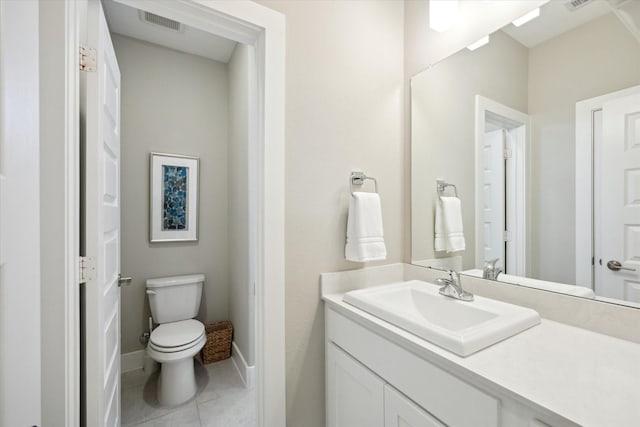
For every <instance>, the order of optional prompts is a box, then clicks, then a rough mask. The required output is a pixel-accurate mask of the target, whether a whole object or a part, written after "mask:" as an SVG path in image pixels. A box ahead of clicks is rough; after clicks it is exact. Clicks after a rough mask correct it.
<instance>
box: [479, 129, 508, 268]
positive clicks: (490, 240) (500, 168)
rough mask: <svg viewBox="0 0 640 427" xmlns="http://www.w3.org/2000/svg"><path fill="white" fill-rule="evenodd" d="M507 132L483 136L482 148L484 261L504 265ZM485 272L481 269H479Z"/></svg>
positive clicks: (493, 132)
mask: <svg viewBox="0 0 640 427" xmlns="http://www.w3.org/2000/svg"><path fill="white" fill-rule="evenodd" d="M504 140H505V138H504V130H502V129H498V130H494V131H490V132H486V133H485V134H484V146H483V160H484V161H483V163H482V166H483V196H484V197H483V226H484V242H483V243H484V261H485V262H487V261H491V260H493V259H496V258H497V259H499V260H500V261H499V263H498V264H499V265H500V266H504V265H506V264H505V246H504V230H505V191H504V189H505V186H504V185H505V167H504V154H503V150H504ZM479 267H480V268H482V266H479Z"/></svg>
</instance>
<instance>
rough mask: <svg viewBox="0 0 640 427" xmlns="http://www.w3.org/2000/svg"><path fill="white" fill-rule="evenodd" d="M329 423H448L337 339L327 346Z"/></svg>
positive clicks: (347, 426) (392, 426)
mask: <svg viewBox="0 0 640 427" xmlns="http://www.w3.org/2000/svg"><path fill="white" fill-rule="evenodd" d="M327 425H328V426H332V427H359V426H362V427H443V426H444V424H442V423H440V422H439V421H438V420H436V419H435V418H434V417H432V416H431V415H429V413H427V412H426V411H425V410H423V409H422V408H420V407H419V406H418V405H416V404H415V403H413V402H411V401H410V400H409V399H408V398H407V397H406V396H404V395H402V394H401V393H400V392H398V391H397V390H395V389H394V388H393V387H391V386H390V385H389V384H386V383H385V381H384V380H383V379H382V378H380V377H379V376H377V375H376V374H374V373H373V372H371V371H370V370H369V369H367V368H366V367H365V366H363V365H362V364H361V363H359V362H358V361H357V360H355V359H354V358H353V357H351V356H349V355H348V354H347V353H345V352H344V351H342V350H341V349H340V348H339V347H337V346H336V345H335V344H333V343H329V344H328V347H327Z"/></svg>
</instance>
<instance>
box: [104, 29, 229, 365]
mask: <svg viewBox="0 0 640 427" xmlns="http://www.w3.org/2000/svg"><path fill="white" fill-rule="evenodd" d="M112 38H113V45H114V47H115V51H116V56H117V58H118V63H119V65H120V71H121V74H122V101H121V102H122V139H121V147H122V148H121V150H122V152H121V159H122V164H121V168H122V171H121V177H122V178H121V191H122V229H121V232H122V273H123V275H126V276H132V277H133V278H134V280H133V282H132V283H131V285H130V286H128V287H123V289H122V326H121V330H122V352H123V353H128V352H131V351H136V350H141V349H143V346H142V345H141V344H140V343H139V342H138V337H139V335H140V334H141V333H142V332H143V331H144V330H146V328H147V318H148V316H149V315H150V313H149V308H148V307H149V304H148V301H147V298H146V294H145V280H146V279H148V278H152V277H161V276H170V275H176V274H189V273H204V274H205V276H206V283H205V287H204V292H203V302H202V304H201V307H200V313H199V316H198V318H199V319H200V320H203V321H205V322H209V321H217V320H223V319H227V318H228V315H229V312H228V282H229V271H228V255H227V241H228V238H227V236H228V234H227V146H228V130H227V120H228V119H227V116H228V115H227V91H228V86H227V68H226V65H225V64H222V63H218V62H215V61H212V60H209V59H205V58H202V57H199V56H194V55H190V54H185V53H181V52H177V51H173V50H170V49H166V48H163V47H160V46H157V45H152V44H148V43H145V42H141V41H137V40H134V39H131V38H127V37H123V36H120V35H117V34H114V35H113V36H112ZM151 151H159V152H165V153H175V154H185V155H193V156H198V157H200V220H199V235H200V239H199V241H198V242H188V243H154V244H150V243H149V152H151Z"/></svg>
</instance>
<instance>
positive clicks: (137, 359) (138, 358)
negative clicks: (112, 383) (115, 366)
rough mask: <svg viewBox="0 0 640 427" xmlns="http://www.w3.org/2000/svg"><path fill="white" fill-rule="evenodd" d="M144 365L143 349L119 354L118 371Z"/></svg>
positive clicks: (134, 368) (131, 369) (130, 369)
mask: <svg viewBox="0 0 640 427" xmlns="http://www.w3.org/2000/svg"><path fill="white" fill-rule="evenodd" d="M143 366H144V350H138V351H132V352H131V353H124V354H121V355H120V372H129V371H135V370H136V369H142V367H143Z"/></svg>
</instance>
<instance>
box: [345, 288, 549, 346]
mask: <svg viewBox="0 0 640 427" xmlns="http://www.w3.org/2000/svg"><path fill="white" fill-rule="evenodd" d="M438 289H439V288H438V286H436V285H432V284H430V283H426V282H422V281H420V280H411V281H408V282H400V283H394V284H391V285H385V286H377V287H375V288H368V289H360V290H357V291H351V292H348V293H346V294H345V296H344V301H345V302H346V303H349V304H351V305H353V306H355V307H357V308H359V309H361V310H364V311H366V312H367V313H369V314H372V315H374V316H376V317H379V318H380V319H383V320H385V321H387V322H389V323H391V324H393V325H396V326H398V327H400V328H402V329H404V330H406V331H408V332H411V333H412V334H415V335H417V336H419V337H420V338H423V339H425V340H427V341H429V342H432V343H433V344H436V345H439V346H440V347H442V348H444V349H446V350H449V351H451V352H453V353H455V354H457V355H460V356H468V355H470V354H472V353H475V352H476V351H478V350H482V349H483V348H485V347H489V346H490V345H493V344H495V343H497V342H498V341H502V340H503V339H505V338H508V337H510V336H513V335H515V334H517V333H520V332H522V331H524V330H525V329H528V328H530V327H532V326H535V325H537V324H539V323H540V315H538V313H537V312H536V311H534V310H531V309H529V308H524V307H519V306H517V305H512V304H507V303H504V302H501V301H495V300H492V299H488V298H483V297H479V296H477V295H476V296H475V299H474V301H472V302H464V301H459V300H456V299H453V298H449V297H445V296H443V295H440V294H439V293H438Z"/></svg>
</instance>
